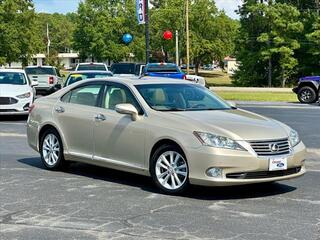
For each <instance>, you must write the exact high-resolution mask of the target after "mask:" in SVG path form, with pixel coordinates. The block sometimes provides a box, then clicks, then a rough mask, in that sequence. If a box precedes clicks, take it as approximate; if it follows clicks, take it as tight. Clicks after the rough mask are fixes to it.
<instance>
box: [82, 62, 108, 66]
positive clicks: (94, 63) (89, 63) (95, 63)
mask: <svg viewBox="0 0 320 240" xmlns="http://www.w3.org/2000/svg"><path fill="white" fill-rule="evenodd" d="M79 65H106V64H105V63H97V62H86V63H79Z"/></svg>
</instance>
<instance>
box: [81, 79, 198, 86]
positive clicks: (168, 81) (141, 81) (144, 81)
mask: <svg viewBox="0 0 320 240" xmlns="http://www.w3.org/2000/svg"><path fill="white" fill-rule="evenodd" d="M85 81H86V83H88V82H94V81H106V82H114V83H122V84H125V85H147V84H195V83H193V82H190V81H187V80H182V79H172V78H162V77H143V78H139V77H131V78H130V77H107V78H95V79H86V80H85ZM80 82H83V81H80ZM80 82H79V83H80Z"/></svg>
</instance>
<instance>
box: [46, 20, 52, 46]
mask: <svg viewBox="0 0 320 240" xmlns="http://www.w3.org/2000/svg"><path fill="white" fill-rule="evenodd" d="M50 45H51V41H50V34H49V24H47V46H48V47H50Z"/></svg>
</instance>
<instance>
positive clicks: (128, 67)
mask: <svg viewBox="0 0 320 240" xmlns="http://www.w3.org/2000/svg"><path fill="white" fill-rule="evenodd" d="M111 72H113V74H135V64H113V65H112V66H111Z"/></svg>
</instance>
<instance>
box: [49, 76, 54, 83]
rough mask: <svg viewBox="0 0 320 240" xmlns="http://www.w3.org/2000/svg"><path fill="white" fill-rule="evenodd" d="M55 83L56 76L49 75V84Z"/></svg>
mask: <svg viewBox="0 0 320 240" xmlns="http://www.w3.org/2000/svg"><path fill="white" fill-rule="evenodd" d="M53 83H54V77H52V76H51V77H49V84H53Z"/></svg>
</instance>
